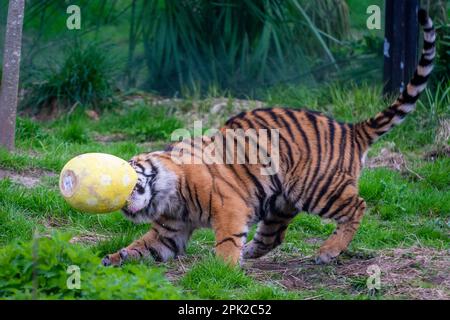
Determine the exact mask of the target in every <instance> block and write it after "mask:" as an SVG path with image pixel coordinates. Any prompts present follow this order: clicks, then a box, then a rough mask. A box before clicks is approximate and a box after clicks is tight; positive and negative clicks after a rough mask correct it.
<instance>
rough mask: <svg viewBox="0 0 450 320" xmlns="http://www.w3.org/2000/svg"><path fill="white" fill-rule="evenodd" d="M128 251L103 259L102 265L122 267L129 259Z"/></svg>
mask: <svg viewBox="0 0 450 320" xmlns="http://www.w3.org/2000/svg"><path fill="white" fill-rule="evenodd" d="M128 256H129V255H128V250H127V249H122V250H120V251H119V252H116V253H112V254H108V255H106V256H105V257H104V258H103V259H102V265H103V266H105V267H108V266H121V265H122V264H123V262H124V261H125V260H127V259H128Z"/></svg>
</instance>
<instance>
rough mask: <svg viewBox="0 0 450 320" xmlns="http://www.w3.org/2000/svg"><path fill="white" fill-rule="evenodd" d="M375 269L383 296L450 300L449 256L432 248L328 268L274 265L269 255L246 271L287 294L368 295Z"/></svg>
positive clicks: (305, 262) (342, 261)
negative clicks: (371, 268)
mask: <svg viewBox="0 0 450 320" xmlns="http://www.w3.org/2000/svg"><path fill="white" fill-rule="evenodd" d="M277 260H278V259H277ZM373 265H374V266H378V267H379V268H380V271H381V276H380V281H381V292H382V293H383V296H392V297H404V298H409V299H446V300H449V299H450V275H449V272H448V271H449V266H450V260H449V252H448V251H438V250H434V249H429V248H408V249H394V250H382V251H379V252H377V253H376V255H375V256H373V255H359V256H355V255H350V256H349V255H348V254H347V255H346V254H344V255H343V256H341V257H340V258H339V259H338V260H337V261H336V262H335V263H334V264H331V265H327V266H320V265H316V264H315V262H314V261H313V258H312V257H304V258H297V259H289V260H284V261H279V260H278V261H273V258H272V257H271V255H268V256H267V257H263V258H261V259H257V260H249V261H246V262H245V267H244V268H245V269H246V270H247V273H248V274H250V275H251V276H253V277H255V278H256V279H258V280H261V281H271V282H276V283H278V284H279V285H281V286H282V287H284V288H286V289H288V290H311V289H319V288H324V289H334V290H336V289H340V290H343V291H346V292H349V293H364V292H366V293H367V294H368V293H369V291H368V289H367V286H366V281H367V279H368V277H369V273H368V268H369V266H373ZM273 278H275V280H273Z"/></svg>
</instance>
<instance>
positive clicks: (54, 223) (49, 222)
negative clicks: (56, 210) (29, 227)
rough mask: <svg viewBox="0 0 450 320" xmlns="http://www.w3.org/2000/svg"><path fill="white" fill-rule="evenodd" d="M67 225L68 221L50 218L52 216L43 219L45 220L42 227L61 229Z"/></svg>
mask: <svg viewBox="0 0 450 320" xmlns="http://www.w3.org/2000/svg"><path fill="white" fill-rule="evenodd" d="M68 223H69V221H67V220H66V219H63V218H56V217H52V216H50V217H47V218H45V220H44V221H43V225H44V226H45V227H46V228H47V229H52V228H61V227H63V226H65V225H67V224H68Z"/></svg>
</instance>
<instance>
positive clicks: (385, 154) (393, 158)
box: [364, 148, 406, 171]
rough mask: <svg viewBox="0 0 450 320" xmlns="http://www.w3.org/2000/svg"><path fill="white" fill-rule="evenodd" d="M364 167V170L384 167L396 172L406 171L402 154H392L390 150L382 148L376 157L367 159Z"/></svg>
mask: <svg viewBox="0 0 450 320" xmlns="http://www.w3.org/2000/svg"><path fill="white" fill-rule="evenodd" d="M364 166H365V167H366V168H380V167H384V168H389V169H392V170H396V171H403V170H404V169H406V161H405V158H404V157H403V154H401V153H399V152H393V151H392V150H391V149H390V148H383V149H381V151H380V153H379V154H378V155H377V156H375V157H372V158H368V159H367V161H366V163H365V165H364Z"/></svg>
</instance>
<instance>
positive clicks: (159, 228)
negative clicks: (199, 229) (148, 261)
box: [102, 217, 192, 266]
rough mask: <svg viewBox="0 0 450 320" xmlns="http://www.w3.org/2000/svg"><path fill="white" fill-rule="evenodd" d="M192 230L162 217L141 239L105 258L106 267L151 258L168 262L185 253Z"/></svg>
mask: <svg viewBox="0 0 450 320" xmlns="http://www.w3.org/2000/svg"><path fill="white" fill-rule="evenodd" d="M191 233H192V229H190V228H189V227H187V226H186V223H185V222H183V221H179V220H173V219H166V218H164V217H160V218H159V219H158V220H156V221H154V222H153V227H152V229H150V231H149V232H147V233H146V234H144V235H143V236H142V237H141V238H140V239H138V240H136V241H134V242H133V243H131V244H130V245H129V246H127V247H125V248H123V249H121V250H119V251H118V252H116V253H113V254H109V255H107V256H106V257H104V258H103V260H102V264H103V265H104V266H110V265H115V266H118V265H121V264H122V263H123V262H125V261H126V260H138V259H141V258H145V257H149V256H151V257H152V258H153V259H154V260H155V261H167V260H168V259H170V258H173V257H176V256H178V255H180V254H182V253H184V251H185V249H186V243H187V241H188V240H189V237H190V235H191Z"/></svg>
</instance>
